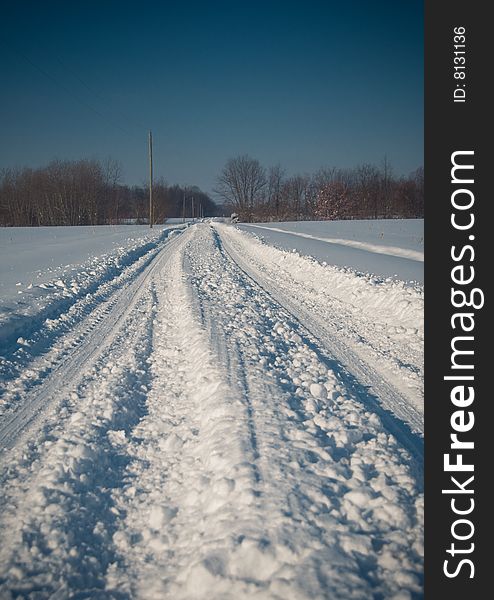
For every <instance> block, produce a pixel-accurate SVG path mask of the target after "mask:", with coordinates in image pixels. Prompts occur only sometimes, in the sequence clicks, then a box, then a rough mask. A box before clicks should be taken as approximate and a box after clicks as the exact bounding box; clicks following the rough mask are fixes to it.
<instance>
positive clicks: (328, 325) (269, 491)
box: [0, 224, 423, 600]
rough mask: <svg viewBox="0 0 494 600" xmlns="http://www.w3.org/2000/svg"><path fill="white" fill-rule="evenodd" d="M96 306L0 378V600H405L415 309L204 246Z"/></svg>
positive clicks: (371, 285)
mask: <svg viewBox="0 0 494 600" xmlns="http://www.w3.org/2000/svg"><path fill="white" fill-rule="evenodd" d="M300 261H302V262H300ZM318 268H319V269H323V271H322V272H321V273H320V272H318ZM321 275H323V277H322V279H321ZM352 277H353V279H352ZM103 286H104V290H103V289H99V290H95V291H94V292H93V296H92V297H91V298H86V297H85V300H84V304H81V305H80V306H78V305H77V303H75V304H74V305H72V306H71V307H70V308H69V309H68V310H67V312H66V313H62V314H60V315H59V316H58V317H57V319H56V322H53V320H52V321H50V320H48V322H47V324H46V325H45V327H46V328H47V331H46V332H45V331H43V330H39V331H36V332H34V333H33V339H32V340H31V339H29V338H28V339H26V340H23V343H24V345H21V350H23V351H22V352H20V353H19V349H15V350H14V349H13V350H12V351H11V352H9V351H7V352H6V353H5V354H6V356H4V357H3V359H2V360H3V362H2V369H3V374H4V379H5V385H4V389H3V397H2V408H3V416H2V422H1V425H0V441H1V446H2V451H1V456H0V468H1V472H0V482H1V487H2V494H1V496H2V497H1V513H0V537H1V539H2V545H1V548H0V597H2V598H3V597H6V598H9V597H22V598H32V599H34V598H37V599H38V598H54V599H62V598H75V597H77V598H87V597H92V598H95V597H99V598H115V599H124V598H125V599H130V598H143V599H156V598H158V599H161V598H173V599H180V598H184V599H185V598H205V599H206V598H207V599H227V598H231V599H237V598H244V597H248V598H251V597H252V598H273V599H278V598H279V599H281V598H283V599H287V598H293V599H294V600H295V599H296V600H298V599H303V598H311V599H312V598H331V599H342V600H345V599H347V598H352V599H362V600H363V599H368V598H394V599H395V600H405V599H412V598H419V597H421V595H422V580H423V576H422V563H423V549H422V543H423V539H422V538H423V514H422V512H423V510H422V509H423V493H422V475H421V473H422V452H423V444H422V439H421V437H420V432H421V431H422V420H423V419H422V408H421V402H420V398H421V380H422V375H421V368H422V367H421V347H422V338H421V335H422V330H421V310H422V307H421V301H422V297H421V292H420V290H419V289H418V288H417V289H415V288H411V287H410V286H405V285H400V284H399V283H397V282H388V283H387V284H379V285H378V284H376V283H375V282H373V281H371V280H366V279H364V278H358V277H356V276H355V275H351V274H349V273H345V272H342V271H340V270H338V269H334V268H330V267H328V268H325V267H323V266H321V265H318V264H317V263H315V262H311V261H308V260H306V259H304V258H302V257H299V256H291V255H290V254H289V253H284V252H281V251H280V250H276V249H274V248H269V247H266V246H264V245H263V244H261V243H260V242H259V241H257V240H254V239H252V238H251V237H250V236H248V235H246V234H244V233H241V232H239V231H237V230H236V229H234V228H231V227H228V226H222V225H219V224H218V225H216V224H215V225H209V224H198V225H195V226H193V227H189V228H188V229H186V230H185V231H183V233H180V234H179V233H176V234H174V235H173V236H172V237H171V238H170V239H163V240H161V241H160V242H159V243H158V245H156V246H155V247H153V248H151V249H149V251H148V252H147V253H145V254H143V255H142V256H140V257H138V258H137V259H136V261H135V262H133V263H132V264H130V265H129V266H128V267H127V268H126V269H124V270H123V271H122V273H121V274H119V275H118V276H117V277H116V278H115V280H114V281H113V280H112V281H111V282H105V283H104V284H102V286H101V287H103ZM80 301H81V302H82V298H81V300H80ZM67 322H68V323H69V324H70V326H65V324H66V323H67Z"/></svg>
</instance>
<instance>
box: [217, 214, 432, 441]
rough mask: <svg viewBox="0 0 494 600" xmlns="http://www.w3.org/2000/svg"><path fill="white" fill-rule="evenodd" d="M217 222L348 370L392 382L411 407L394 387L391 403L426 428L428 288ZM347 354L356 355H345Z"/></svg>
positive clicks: (254, 272)
mask: <svg viewBox="0 0 494 600" xmlns="http://www.w3.org/2000/svg"><path fill="white" fill-rule="evenodd" d="M215 227H216V228H217V230H218V231H219V232H220V233H221V236H222V238H223V239H224V242H225V245H226V249H227V250H228V251H229V252H231V253H232V256H234V257H235V259H236V260H237V262H239V264H241V265H242V266H243V267H244V268H245V269H246V270H247V272H248V273H249V274H250V275H251V276H253V277H254V278H255V279H256V280H257V281H259V282H260V283H261V285H263V286H265V287H267V288H269V289H270V290H271V291H272V292H273V293H274V294H275V296H279V299H280V301H281V303H282V304H285V305H290V306H291V307H292V308H293V311H294V312H295V313H296V314H297V316H298V317H300V318H305V319H306V320H307V325H308V326H309V328H310V329H311V331H312V333H314V334H315V335H316V336H317V337H319V338H320V339H322V341H323V342H325V343H326V344H327V346H328V349H330V350H331V351H333V352H336V353H339V354H341V356H338V358H339V359H340V360H341V361H342V362H343V363H349V364H346V365H345V366H346V367H347V368H349V369H350V371H352V369H354V368H355V369H358V375H359V378H361V377H362V376H361V371H362V370H366V371H368V373H369V377H371V378H372V379H373V381H369V382H368V383H369V385H373V384H377V383H378V382H376V381H375V379H376V378H375V376H372V374H373V373H377V374H380V375H381V378H382V379H383V380H384V381H386V382H389V383H390V384H392V386H393V387H395V388H396V390H397V391H398V392H399V394H398V395H401V396H403V399H404V401H405V402H406V403H407V404H408V406H403V402H402V401H397V400H396V398H393V392H392V390H390V391H388V392H386V394H385V395H387V396H389V398H387V400H388V403H389V405H387V406H386V408H388V409H390V410H393V412H395V414H397V415H398V416H399V417H400V418H402V419H405V420H407V421H408V422H409V423H410V425H411V426H412V427H413V428H414V429H416V430H418V431H423V336H424V325H423V311H424V289H423V286H420V285H418V284H417V285H414V286H411V285H409V284H406V283H405V282H402V281H398V280H394V279H381V278H377V277H374V276H371V275H359V274H356V273H355V272H354V271H352V270H351V269H345V268H339V267H333V266H331V265H326V264H320V263H319V262H317V261H316V260H314V259H311V258H310V257H306V256H302V255H300V254H299V253H298V252H286V251H283V250H279V249H277V248H274V247H273V246H270V245H269V244H265V243H263V242H261V241H260V240H258V239H257V238H255V237H253V236H251V235H249V234H247V233H245V232H242V231H239V230H238V229H236V228H233V227H231V226H228V225H222V224H216V225H215ZM339 340H340V341H341V343H338V342H339ZM347 351H351V353H352V354H354V355H355V356H349V357H346V356H345V355H344V354H346V353H347ZM362 362H363V363H364V364H363V366H362V364H360V363H362ZM362 383H367V382H365V381H364V382H362ZM383 395H384V394H381V396H383ZM380 399H381V401H383V400H384V401H386V398H382V397H381V398H380Z"/></svg>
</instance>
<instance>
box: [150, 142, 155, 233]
mask: <svg viewBox="0 0 494 600" xmlns="http://www.w3.org/2000/svg"><path fill="white" fill-rule="evenodd" d="M153 221H154V209H153V134H152V133H151V130H149V227H150V228H151V229H152V228H153Z"/></svg>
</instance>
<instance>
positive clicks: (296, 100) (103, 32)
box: [0, 0, 423, 192]
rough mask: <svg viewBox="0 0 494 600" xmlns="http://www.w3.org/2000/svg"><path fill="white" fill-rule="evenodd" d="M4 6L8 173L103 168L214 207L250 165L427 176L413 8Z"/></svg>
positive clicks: (385, 4)
mask: <svg viewBox="0 0 494 600" xmlns="http://www.w3.org/2000/svg"><path fill="white" fill-rule="evenodd" d="M6 4H7V3H2V11H1V12H2V14H1V25H0V72H1V74H2V91H1V95H0V98H1V100H0V102H1V110H0V137H1V141H0V168H1V167H7V166H16V165H19V166H24V165H27V166H41V165H44V164H46V163H48V162H49V161H50V160H51V159H53V158H60V159H77V158H86V157H88V158H93V157H94V158H105V157H107V156H111V157H112V158H115V159H117V160H119V161H120V162H121V163H122V166H123V172H124V181H125V182H126V183H130V184H134V183H136V184H140V183H143V182H144V181H145V180H146V177H147V131H148V129H152V131H153V138H154V162H155V173H156V176H157V177H160V176H163V177H164V178H165V179H166V180H167V181H168V182H169V183H180V184H188V185H192V184H196V185H199V186H200V187H201V188H202V189H204V190H205V191H207V192H211V190H212V188H213V187H214V180H215V177H216V176H217V174H218V172H219V171H220V169H221V168H222V166H223V165H224V163H225V161H226V160H227V159H228V158H229V157H232V156H236V155H238V154H245V153H246V154H250V155H251V156H253V157H255V158H258V159H259V160H260V161H261V163H263V164H264V165H265V166H269V165H272V164H277V163H280V164H281V165H282V166H284V167H285V168H286V170H287V171H288V173H289V174H294V173H310V172H313V171H315V170H317V169H318V168H319V167H321V166H329V165H331V166H338V167H351V166H355V165H356V164H358V163H362V162H372V163H375V164H379V163H380V162H381V161H382V159H383V157H384V155H385V154H386V155H387V157H388V159H389V160H390V162H391V164H392V165H393V167H394V170H395V172H396V173H398V174H402V173H403V174H408V173H409V172H410V171H412V170H414V169H415V168H417V167H418V166H421V165H422V164H423V7H422V1H421V0H420V1H417V0H400V1H399V2H398V1H396V0H394V1H391V0H372V1H371V0H368V1H363V0H355V1H353V0H346V1H343V0H342V1H340V2H335V1H332V0H326V1H317V0H299V1H290V0H283V1H276V0H271V1H270V0H264V1H258V0H248V1H247V0H245V1H234V0H230V1H229V2H221V1H216V0H207V1H206V0H205V1H202V2H196V1H181V2H179V1H173V2H172V1H166V0H161V1H155V2H149V1H147V0H140V1H138V2H137V1H134V2H126V1H125V0H119V1H112V0H108V1H105V0H99V1H97V2H96V1H93V0H85V1H82V0H72V1H67V0H65V1H64V2H58V1H50V0H46V1H44V2H11V3H9V4H11V5H12V6H10V7H7V6H6Z"/></svg>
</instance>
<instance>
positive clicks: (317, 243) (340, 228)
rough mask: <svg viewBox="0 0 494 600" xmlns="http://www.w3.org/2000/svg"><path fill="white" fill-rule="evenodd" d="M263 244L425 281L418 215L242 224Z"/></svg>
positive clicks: (343, 265)
mask: <svg viewBox="0 0 494 600" xmlns="http://www.w3.org/2000/svg"><path fill="white" fill-rule="evenodd" d="M240 228H241V229H244V230H245V231H250V232H252V233H255V234H256V235H258V236H259V237H261V238H262V239H264V240H265V241H266V242H267V243H269V244H273V245H275V246H276V247H278V248H282V249H284V250H292V249H294V248H295V249H296V250H298V251H299V252H301V253H302V254H304V255H309V256H313V257H314V258H317V259H318V260H319V261H326V262H328V263H329V264H332V265H337V266H340V267H351V268H353V269H355V270H357V271H360V272H364V273H374V274H375V275H378V276H381V277H394V278H396V279H402V280H410V281H416V282H419V283H423V281H424V221H423V219H406V220H404V219H388V220H370V221H294V222H288V223H256V224H255V225H254V224H242V225H240Z"/></svg>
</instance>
